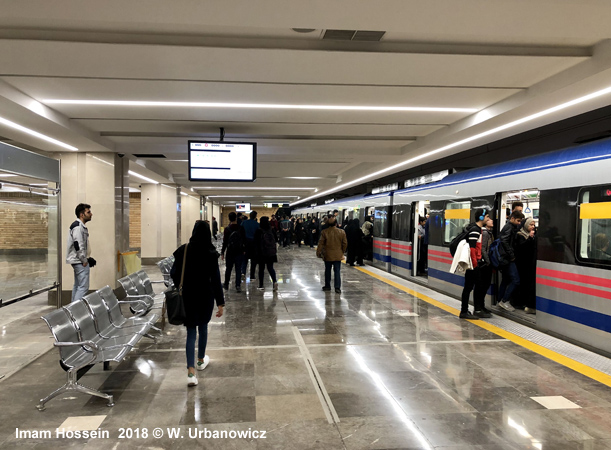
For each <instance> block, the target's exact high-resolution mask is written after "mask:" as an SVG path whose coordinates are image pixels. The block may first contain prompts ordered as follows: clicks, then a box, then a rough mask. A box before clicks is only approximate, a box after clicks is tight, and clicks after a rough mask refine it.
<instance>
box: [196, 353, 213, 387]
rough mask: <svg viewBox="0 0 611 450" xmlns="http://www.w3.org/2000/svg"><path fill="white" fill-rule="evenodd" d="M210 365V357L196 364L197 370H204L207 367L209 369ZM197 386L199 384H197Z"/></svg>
mask: <svg viewBox="0 0 611 450" xmlns="http://www.w3.org/2000/svg"><path fill="white" fill-rule="evenodd" d="M209 363H210V357H209V356H208V355H206V356H204V360H203V361H197V364H195V366H196V367H197V370H204V369H205V368H206V367H208V364H209ZM195 384H197V383H195Z"/></svg>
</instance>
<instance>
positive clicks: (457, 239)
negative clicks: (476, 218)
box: [450, 227, 469, 257]
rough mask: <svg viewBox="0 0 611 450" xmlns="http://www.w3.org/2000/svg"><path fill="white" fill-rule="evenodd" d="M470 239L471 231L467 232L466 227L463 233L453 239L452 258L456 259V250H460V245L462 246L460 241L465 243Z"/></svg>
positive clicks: (451, 243)
mask: <svg viewBox="0 0 611 450" xmlns="http://www.w3.org/2000/svg"><path fill="white" fill-rule="evenodd" d="M468 237H469V231H467V228H466V227H465V228H464V229H463V230H462V233H460V234H459V235H458V236H456V237H455V238H454V239H452V242H450V254H451V255H452V257H454V255H455V254H456V249H457V248H458V244H460V241H464V240H465V239H467V238H468Z"/></svg>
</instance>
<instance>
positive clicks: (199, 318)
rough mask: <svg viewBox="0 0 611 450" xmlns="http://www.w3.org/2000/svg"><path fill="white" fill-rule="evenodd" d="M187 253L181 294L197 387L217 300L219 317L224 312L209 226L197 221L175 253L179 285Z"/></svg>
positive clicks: (175, 276)
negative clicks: (198, 371) (185, 257)
mask: <svg viewBox="0 0 611 450" xmlns="http://www.w3.org/2000/svg"><path fill="white" fill-rule="evenodd" d="M185 251H186V252H187V259H186V263H185V274H184V280H183V286H182V297H183V301H184V305H185V313H186V317H187V319H186V320H185V323H184V325H185V327H187V344H186V350H187V370H188V374H187V385H188V386H197V377H196V376H195V369H196V368H197V370H204V369H205V368H206V366H207V365H208V363H209V362H210V358H209V357H208V356H206V344H207V342H208V322H210V319H211V318H212V312H213V310H214V303H215V301H216V306H217V308H218V310H217V312H216V317H221V316H222V315H223V310H224V306H225V299H224V297H223V286H222V284H221V274H220V272H219V264H218V257H219V254H218V253H217V251H216V249H215V247H214V245H213V244H212V233H211V231H210V225H209V224H208V223H206V222H202V221H198V222H196V224H195V227H193V233H192V234H191V239H190V240H189V243H188V244H185V245H181V246H180V247H178V249H176V251H175V252H174V258H175V263H174V264H175V267H174V270H173V275H172V279H173V281H174V285H175V286H179V285H180V277H181V272H182V263H183V257H184V254H185ZM198 332H199V341H198V350H197V364H196V363H195V338H196V336H197V333H198Z"/></svg>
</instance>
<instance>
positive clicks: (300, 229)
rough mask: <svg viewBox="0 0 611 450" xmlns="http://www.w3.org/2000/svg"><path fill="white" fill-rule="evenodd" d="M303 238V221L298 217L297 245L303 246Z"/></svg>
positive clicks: (296, 229)
mask: <svg viewBox="0 0 611 450" xmlns="http://www.w3.org/2000/svg"><path fill="white" fill-rule="evenodd" d="M302 240H303V222H302V221H301V219H297V222H296V223H295V241H297V245H298V246H299V247H301V241H302Z"/></svg>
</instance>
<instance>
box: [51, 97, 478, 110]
mask: <svg viewBox="0 0 611 450" xmlns="http://www.w3.org/2000/svg"><path fill="white" fill-rule="evenodd" d="M43 101H44V103H47V104H49V105H88V106H151V107H182V108H255V109H316V110H330V111H397V112H410V111H416V112H462V113H473V112H477V111H478V110H477V109H476V108H445V107H439V108H437V107H428V106H356V105H354V106H353V105H288V104H277V103H217V102H156V101H130V100H63V99H46V100H43Z"/></svg>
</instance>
